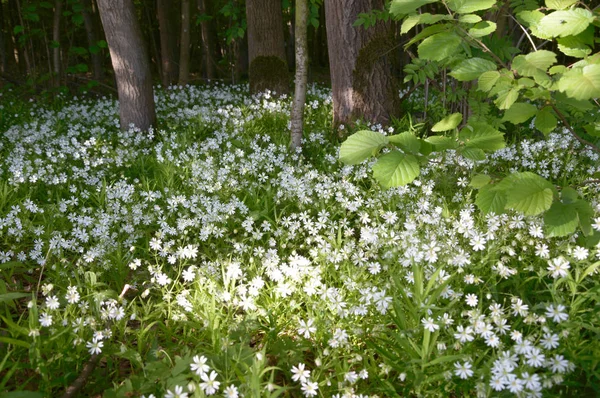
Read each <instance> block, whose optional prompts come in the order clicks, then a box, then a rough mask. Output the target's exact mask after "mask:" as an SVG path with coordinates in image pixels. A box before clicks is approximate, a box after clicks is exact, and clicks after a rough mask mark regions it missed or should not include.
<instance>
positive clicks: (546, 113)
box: [535, 107, 558, 135]
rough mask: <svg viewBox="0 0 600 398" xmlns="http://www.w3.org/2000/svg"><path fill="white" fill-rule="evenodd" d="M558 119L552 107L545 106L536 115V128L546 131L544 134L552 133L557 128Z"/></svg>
mask: <svg viewBox="0 0 600 398" xmlns="http://www.w3.org/2000/svg"><path fill="white" fill-rule="evenodd" d="M557 123H558V121H557V120H556V117H554V113H553V112H552V108H550V107H545V108H542V109H540V110H539V111H538V113H537V115H536V116H535V128H536V129H538V130H539V131H541V132H542V133H544V135H548V134H550V133H551V132H552V131H553V130H554V129H555V128H556V124H557Z"/></svg>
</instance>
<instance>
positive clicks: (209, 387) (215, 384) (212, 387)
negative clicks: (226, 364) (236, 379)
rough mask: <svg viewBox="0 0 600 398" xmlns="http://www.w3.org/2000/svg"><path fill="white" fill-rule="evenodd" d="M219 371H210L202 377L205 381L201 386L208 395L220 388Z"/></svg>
mask: <svg viewBox="0 0 600 398" xmlns="http://www.w3.org/2000/svg"><path fill="white" fill-rule="evenodd" d="M217 376H218V375H217V372H215V371H214V370H213V371H211V372H210V375H209V374H208V373H203V374H202V375H201V376H200V377H201V378H202V380H203V382H202V383H200V388H201V389H202V390H203V391H204V393H205V394H206V395H213V394H214V393H216V392H217V391H218V390H219V386H220V385H221V382H220V381H217V380H216V379H217Z"/></svg>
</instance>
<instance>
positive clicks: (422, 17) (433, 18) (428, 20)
mask: <svg viewBox="0 0 600 398" xmlns="http://www.w3.org/2000/svg"><path fill="white" fill-rule="evenodd" d="M450 19H452V17H451V16H450V15H445V14H434V15H431V14H430V13H428V12H426V13H424V14H413V15H409V16H408V17H406V19H404V22H402V26H401V27H400V34H405V33H408V31H410V30H411V29H412V28H413V27H415V25H418V24H428V25H430V24H434V23H437V22H439V21H442V20H450Z"/></svg>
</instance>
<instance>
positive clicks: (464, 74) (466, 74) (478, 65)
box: [450, 57, 496, 82]
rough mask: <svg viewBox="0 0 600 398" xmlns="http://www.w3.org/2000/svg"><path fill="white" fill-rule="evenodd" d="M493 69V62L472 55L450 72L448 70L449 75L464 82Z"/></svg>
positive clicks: (494, 68)
mask: <svg viewBox="0 0 600 398" xmlns="http://www.w3.org/2000/svg"><path fill="white" fill-rule="evenodd" d="M495 70H496V64H495V63H493V62H491V61H488V60H487V59H483V58H477V57H474V58H469V59H466V60H464V61H462V62H461V63H460V64H458V65H457V66H456V67H455V68H454V69H453V70H452V72H450V76H452V77H454V78H455V79H456V80H459V81H462V82H465V81H470V80H475V79H477V78H479V77H480V76H481V74H482V73H484V72H488V71H495Z"/></svg>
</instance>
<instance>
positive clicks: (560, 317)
mask: <svg viewBox="0 0 600 398" xmlns="http://www.w3.org/2000/svg"><path fill="white" fill-rule="evenodd" d="M565 309H566V307H565V306H564V305H562V304H558V305H557V306H556V307H555V306H554V305H553V304H550V305H549V306H548V307H546V318H552V320H553V321H554V322H556V323H560V322H562V321H566V320H567V319H569V314H567V313H565V312H564V311H565Z"/></svg>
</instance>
